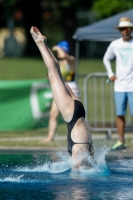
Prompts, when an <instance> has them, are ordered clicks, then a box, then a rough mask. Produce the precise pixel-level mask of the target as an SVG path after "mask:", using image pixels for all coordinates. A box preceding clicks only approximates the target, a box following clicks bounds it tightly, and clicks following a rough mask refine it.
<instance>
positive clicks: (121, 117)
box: [111, 92, 127, 150]
mask: <svg viewBox="0 0 133 200" xmlns="http://www.w3.org/2000/svg"><path fill="white" fill-rule="evenodd" d="M114 97H115V105H116V115H117V118H116V125H117V130H118V141H117V142H116V143H115V145H114V146H113V147H112V148H111V150H123V149H126V146H125V137H124V131H125V113H126V106H127V93H126V92H115V93H114Z"/></svg>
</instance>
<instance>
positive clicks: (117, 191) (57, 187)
mask: <svg viewBox="0 0 133 200" xmlns="http://www.w3.org/2000/svg"><path fill="white" fill-rule="evenodd" d="M107 151H108V150H107V149H106V148H102V149H101V148H100V149H97V150H96V159H97V165H96V166H94V168H93V169H90V170H82V169H81V170H80V172H72V171H71V162H70V157H69V155H68V154H67V152H66V151H27V152H26V151H19V152H16V151H10V152H8V151H6V152H2V151H1V152H0V199H6V200H7V199H10V200H11V199H23V200H24V199H28V200H34V199H46V200H47V199H48V200H49V199H50V200H51V199H52V200H54V199H55V200H57V199H58V200H62V199H63V200H67V199H69V200H80V199H81V200H82V199H85V200H88V199H89V200H90V199H93V200H95V199H96V200H103V199H109V200H112V199H115V200H117V199H119V200H121V199H128V200H130V199H133V158H132V157H124V156H118V155H116V156H115V155H113V156H112V155H110V156H109V155H108V152H107Z"/></svg>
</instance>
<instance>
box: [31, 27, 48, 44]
mask: <svg viewBox="0 0 133 200" xmlns="http://www.w3.org/2000/svg"><path fill="white" fill-rule="evenodd" d="M30 33H31V35H32V38H33V40H34V41H35V42H46V40H47V38H46V37H45V36H43V35H42V34H41V32H40V31H39V29H38V28H37V27H35V26H32V27H31V29H30Z"/></svg>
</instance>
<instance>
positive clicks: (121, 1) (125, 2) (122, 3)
mask: <svg viewBox="0 0 133 200" xmlns="http://www.w3.org/2000/svg"><path fill="white" fill-rule="evenodd" d="M131 8H133V1H132V0H94V1H93V3H92V8H91V9H92V10H93V11H94V12H95V13H96V15H97V19H103V18H106V17H109V16H111V15H114V14H117V13H119V12H122V11H125V10H128V9H131Z"/></svg>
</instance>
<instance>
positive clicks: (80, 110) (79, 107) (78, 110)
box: [67, 100, 90, 155]
mask: <svg viewBox="0 0 133 200" xmlns="http://www.w3.org/2000/svg"><path fill="white" fill-rule="evenodd" d="M74 104H75V108H74V114H73V117H72V120H71V121H70V122H69V123H67V129H68V135H67V140H68V152H69V154H70V155H72V147H73V145H74V144H90V143H89V142H88V143H87V142H86V143H75V142H73V140H72V138H71V132H72V129H73V127H74V125H75V124H76V122H77V121H78V119H79V118H81V117H83V118H85V109H84V106H83V104H82V103H81V102H80V101H78V100H74Z"/></svg>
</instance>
